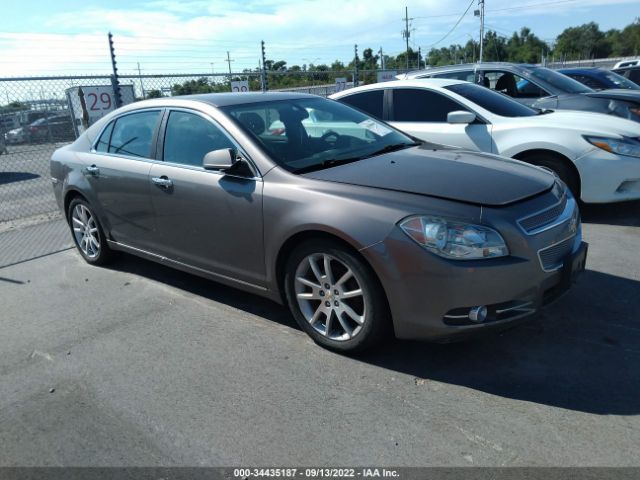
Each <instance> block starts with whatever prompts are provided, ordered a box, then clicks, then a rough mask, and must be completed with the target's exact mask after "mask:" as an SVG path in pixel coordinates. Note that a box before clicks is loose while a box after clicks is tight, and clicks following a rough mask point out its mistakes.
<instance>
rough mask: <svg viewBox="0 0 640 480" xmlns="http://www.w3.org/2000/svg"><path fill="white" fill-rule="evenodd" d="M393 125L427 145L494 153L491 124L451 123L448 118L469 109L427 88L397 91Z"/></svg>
mask: <svg viewBox="0 0 640 480" xmlns="http://www.w3.org/2000/svg"><path fill="white" fill-rule="evenodd" d="M392 92H393V101H392V112H391V119H392V120H391V122H389V123H391V125H393V126H394V127H396V128H398V129H400V130H402V131H404V132H407V133H408V134H410V135H413V136H414V137H417V138H419V139H421V140H425V141H427V142H432V143H438V144H441V145H449V146H455V147H461V148H466V149H469V150H475V151H479V152H492V151H493V147H492V145H493V142H492V140H491V125H490V124H486V123H484V122H482V121H480V120H478V121H477V122H475V123H471V124H451V123H448V122H447V115H448V114H449V113H450V112H453V111H460V110H468V109H467V108H466V107H464V106H462V105H460V104H459V103H457V102H454V101H453V100H451V99H449V98H448V97H446V96H445V95H443V94H441V93H439V92H436V91H432V90H427V89H423V88H394V89H393V90H392Z"/></svg>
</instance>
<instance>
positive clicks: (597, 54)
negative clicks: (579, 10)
mask: <svg viewBox="0 0 640 480" xmlns="http://www.w3.org/2000/svg"><path fill="white" fill-rule="evenodd" d="M611 36H612V35H609V39H607V36H606V35H605V34H604V33H603V32H602V31H601V30H600V28H599V27H598V24H597V23H595V22H590V23H585V24H584V25H580V26H578V27H569V28H565V29H564V30H563V31H562V33H561V34H560V35H558V38H557V39H556V46H555V49H554V53H555V55H556V56H558V55H561V56H563V57H564V58H566V59H568V60H579V59H584V58H603V57H608V56H609V55H610V54H611V50H612V49H611V43H610V41H611Z"/></svg>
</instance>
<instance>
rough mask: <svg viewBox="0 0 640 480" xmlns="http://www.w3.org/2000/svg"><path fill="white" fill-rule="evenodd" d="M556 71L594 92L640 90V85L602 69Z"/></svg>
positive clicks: (563, 69) (565, 69)
mask: <svg viewBox="0 0 640 480" xmlns="http://www.w3.org/2000/svg"><path fill="white" fill-rule="evenodd" d="M558 71H559V72H560V73H562V74H563V75H566V76H567V77H571V78H573V79H574V80H577V81H578V82H580V83H582V84H584V85H586V86H587V87H590V88H593V89H594V90H606V89H611V88H620V89H625V90H640V85H638V84H637V83H634V82H632V81H631V80H629V79H627V78H625V77H623V76H622V75H618V74H617V73H615V72H612V71H610V70H605V69H603V68H562V69H560V70H558Z"/></svg>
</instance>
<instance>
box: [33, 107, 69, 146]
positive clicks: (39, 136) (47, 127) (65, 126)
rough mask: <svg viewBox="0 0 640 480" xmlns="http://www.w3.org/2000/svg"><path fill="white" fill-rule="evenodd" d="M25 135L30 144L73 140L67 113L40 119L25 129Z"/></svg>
mask: <svg viewBox="0 0 640 480" xmlns="http://www.w3.org/2000/svg"><path fill="white" fill-rule="evenodd" d="M26 134H27V141H29V142H30V143H38V142H64V141H69V140H73V139H74V138H75V133H74V130H73V123H72V121H71V116H70V115H69V113H65V114H62V115H52V116H49V117H45V118H40V119H39V120H36V121H35V122H33V123H31V124H30V125H29V126H28V127H26Z"/></svg>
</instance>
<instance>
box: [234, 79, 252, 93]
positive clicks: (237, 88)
mask: <svg viewBox="0 0 640 480" xmlns="http://www.w3.org/2000/svg"><path fill="white" fill-rule="evenodd" d="M231 91H232V92H233V93H244V92H248V91H249V80H233V81H232V82H231Z"/></svg>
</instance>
